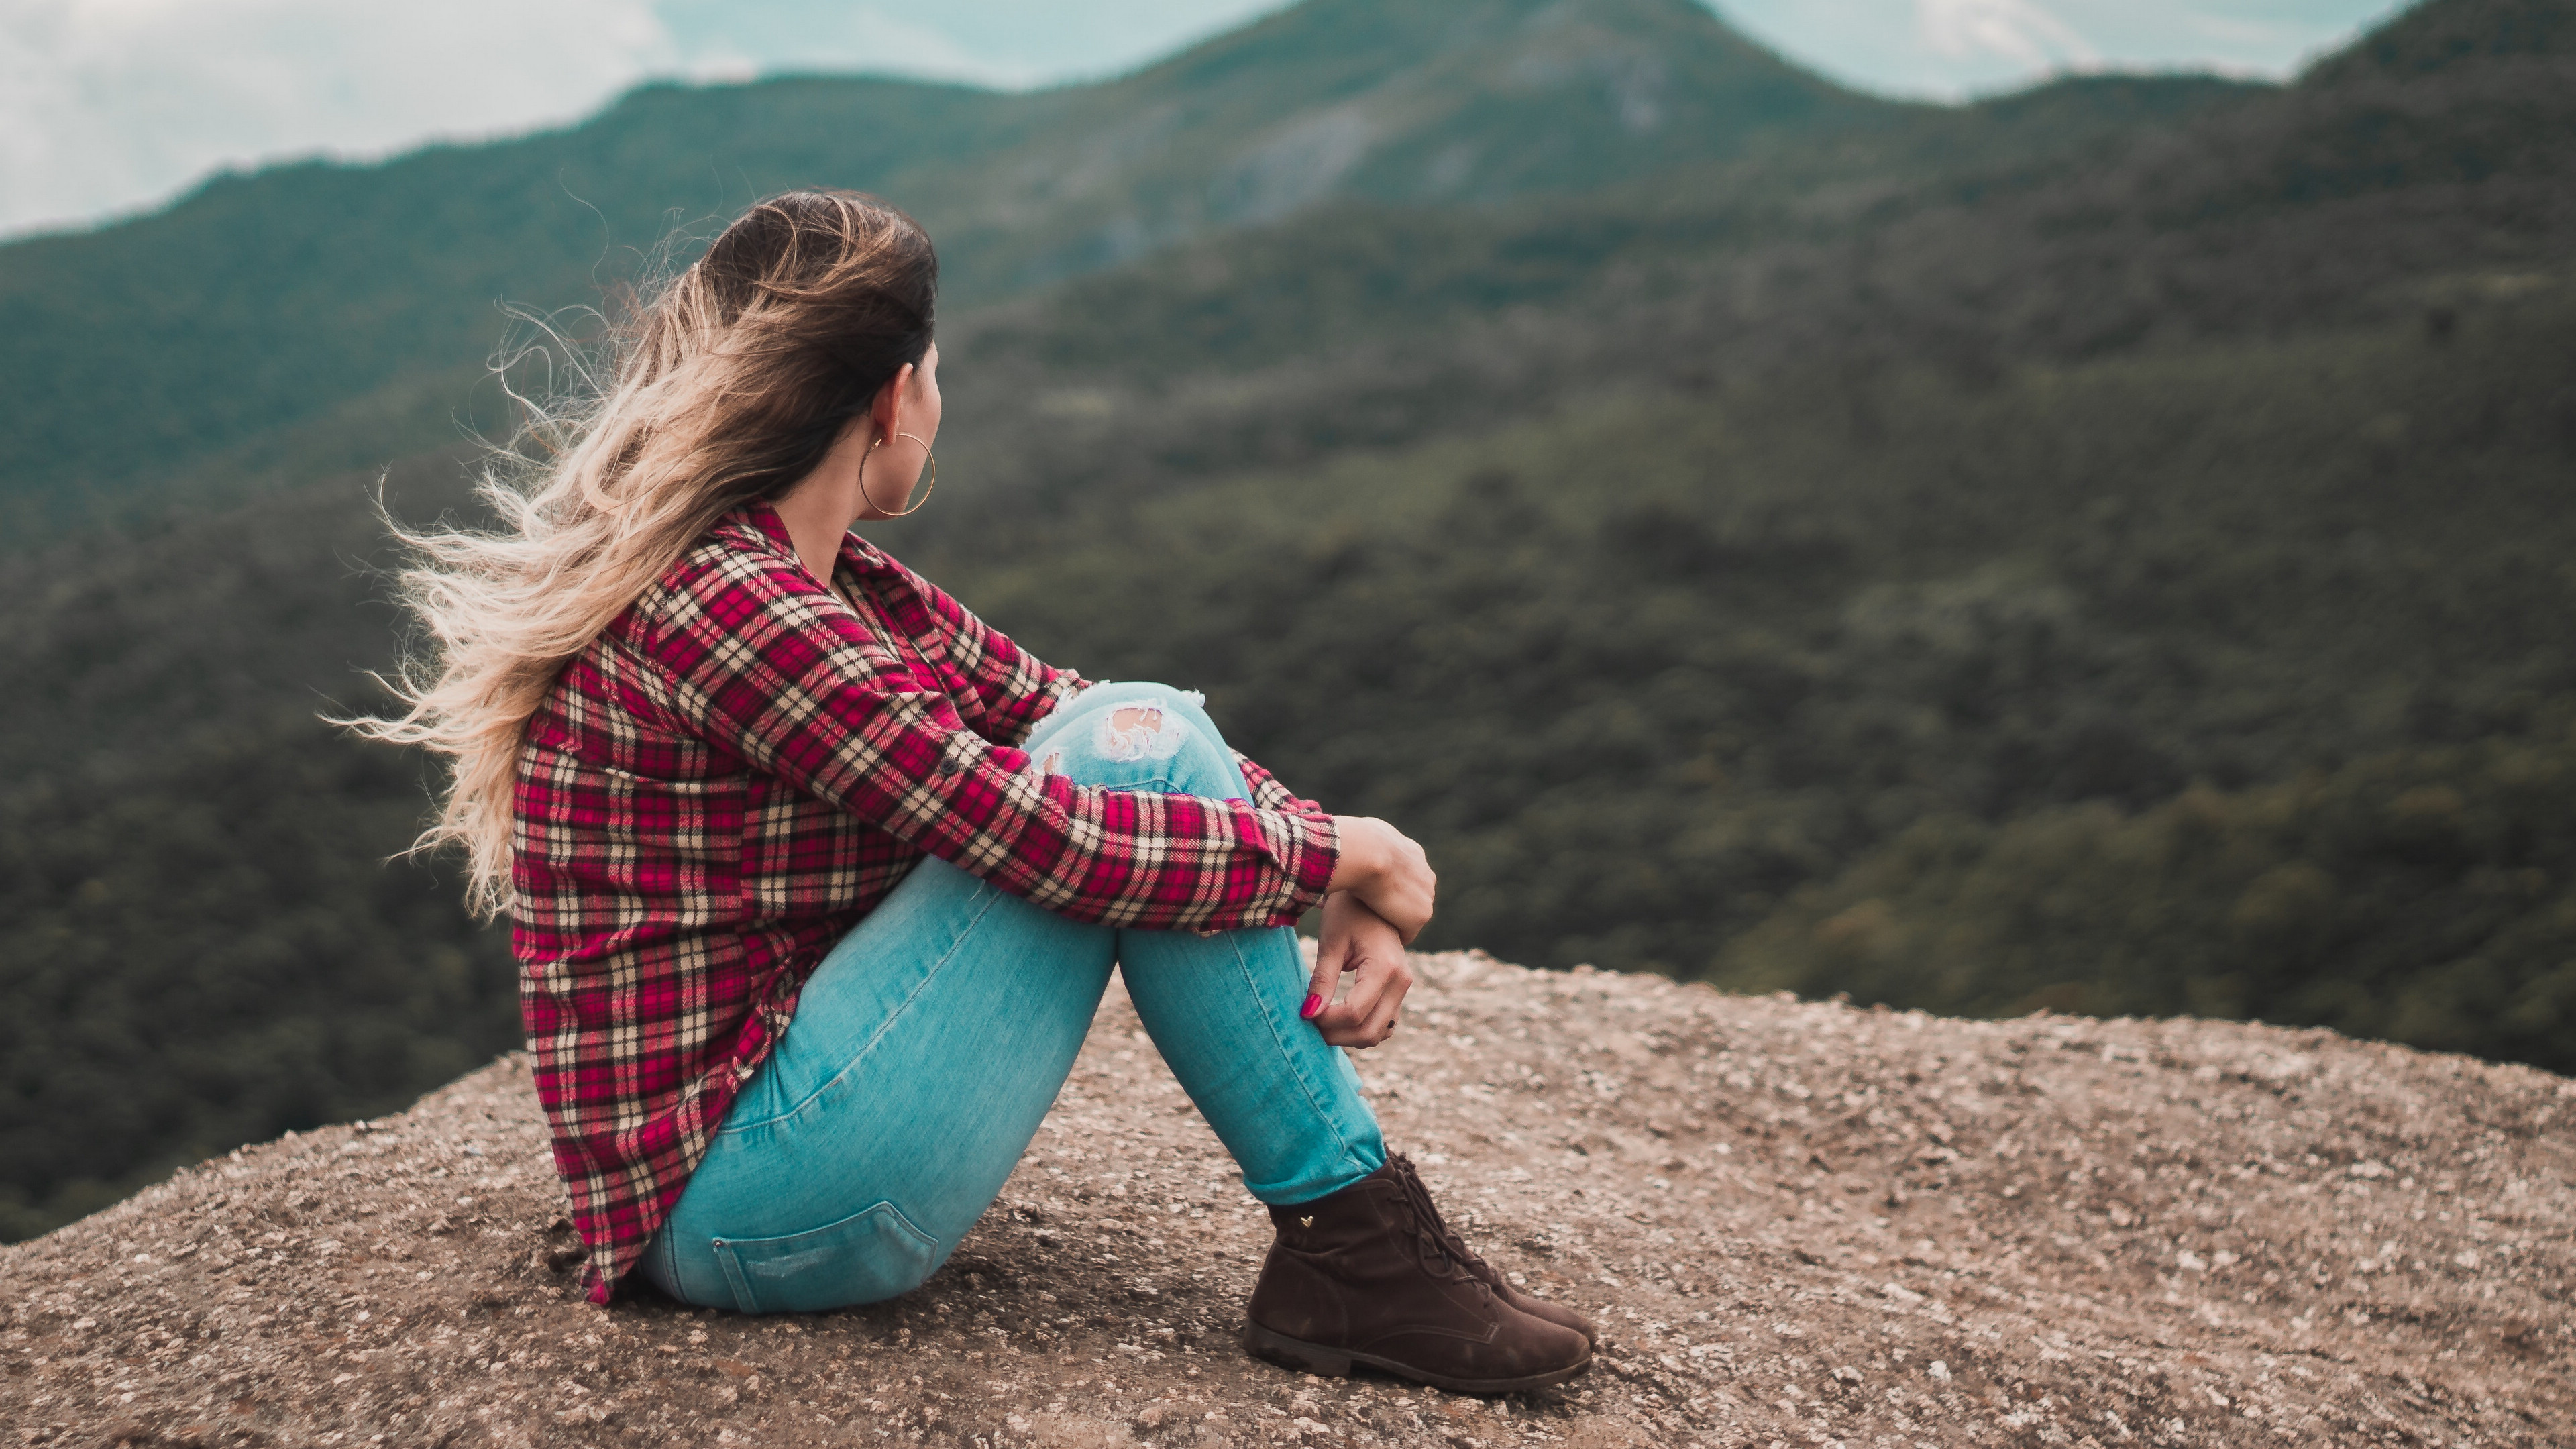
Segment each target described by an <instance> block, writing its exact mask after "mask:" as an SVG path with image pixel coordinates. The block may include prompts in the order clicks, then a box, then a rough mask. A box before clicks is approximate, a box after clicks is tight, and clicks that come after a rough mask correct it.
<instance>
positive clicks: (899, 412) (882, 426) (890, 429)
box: [868, 362, 913, 442]
mask: <svg viewBox="0 0 2576 1449" xmlns="http://www.w3.org/2000/svg"><path fill="white" fill-rule="evenodd" d="M912 373H913V367H912V364H911V363H909V362H907V363H905V364H904V365H903V366H901V367H898V368H896V369H895V372H894V376H892V377H890V378H887V379H886V385H885V386H883V387H881V388H878V389H877V397H876V401H875V402H873V403H871V404H869V406H868V414H869V416H871V417H873V418H875V419H876V424H877V436H878V437H879V438H882V439H885V440H887V441H889V442H891V441H892V440H893V438H894V435H895V434H897V433H900V432H902V431H903V405H904V403H905V402H906V401H907V400H908V399H907V398H906V397H905V396H904V394H905V393H906V392H907V391H908V390H909V389H910V387H911V384H912Z"/></svg>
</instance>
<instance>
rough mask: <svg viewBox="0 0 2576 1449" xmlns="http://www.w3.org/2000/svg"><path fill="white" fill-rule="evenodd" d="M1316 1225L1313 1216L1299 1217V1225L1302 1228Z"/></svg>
mask: <svg viewBox="0 0 2576 1449" xmlns="http://www.w3.org/2000/svg"><path fill="white" fill-rule="evenodd" d="M1314 1225H1315V1220H1314V1219H1313V1218H1299V1219H1298V1220H1297V1226H1299V1227H1301V1228H1311V1227H1313V1226H1314Z"/></svg>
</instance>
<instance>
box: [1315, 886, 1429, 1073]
mask: <svg viewBox="0 0 2576 1449" xmlns="http://www.w3.org/2000/svg"><path fill="white" fill-rule="evenodd" d="M1331 916H1332V917H1335V918H1332V919H1328V925H1327V931H1326V935H1327V937H1328V938H1330V939H1336V940H1338V941H1339V942H1341V943H1342V944H1343V947H1344V952H1345V954H1344V955H1343V957H1342V959H1341V960H1340V962H1339V969H1340V970H1344V971H1351V972H1354V973H1355V974H1354V975H1353V977H1352V981H1351V991H1350V995H1348V996H1346V997H1344V998H1343V999H1342V1000H1340V1001H1338V1002H1335V1003H1333V1004H1332V1005H1330V1006H1327V1007H1325V1008H1324V1009H1323V1010H1322V1011H1321V1012H1320V1013H1318V1014H1317V1015H1316V1017H1315V1026H1316V1029H1317V1030H1319V1031H1321V1032H1322V1033H1323V1034H1324V1040H1325V1041H1327V1042H1330V1043H1332V1044H1333V1045H1334V1046H1346V1047H1373V1046H1375V1045H1377V1044H1378V1043H1379V1042H1382V1041H1384V1040H1386V1038H1387V1036H1388V1034H1389V1033H1391V1032H1392V1031H1394V1030H1395V1026H1396V1021H1397V1018H1398V1016H1399V1015H1400V1014H1401V1013H1402V1011H1403V1007H1404V995H1405V993H1406V992H1408V991H1410V990H1412V989H1413V968H1412V967H1411V966H1410V965H1409V964H1407V962H1406V960H1405V955H1404V942H1403V939H1402V938H1401V937H1399V936H1398V935H1397V934H1396V931H1395V928H1394V927H1393V926H1392V925H1389V924H1388V923H1387V922H1386V921H1384V920H1382V919H1380V918H1379V917H1378V916H1377V915H1375V914H1374V913H1373V912H1370V911H1369V910H1367V909H1366V908H1365V906H1364V905H1363V904H1362V903H1360V902H1358V901H1356V900H1354V901H1351V902H1349V903H1348V909H1346V910H1344V911H1340V912H1334V913H1331ZM1316 964H1317V966H1318V967H1319V968H1320V967H1321V966H1322V964H1323V953H1322V952H1321V951H1318V952H1317V953H1316Z"/></svg>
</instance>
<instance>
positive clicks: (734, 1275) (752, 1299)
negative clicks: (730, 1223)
mask: <svg viewBox="0 0 2576 1449" xmlns="http://www.w3.org/2000/svg"><path fill="white" fill-rule="evenodd" d="M714 1249H715V1260H716V1267H717V1268H718V1269H720V1270H722V1272H723V1273H724V1278H725V1286H726V1287H728V1288H730V1289H732V1290H733V1306H734V1311H735V1312H737V1313H758V1312H760V1297H759V1295H757V1294H755V1293H753V1292H752V1291H751V1278H750V1276H749V1275H748V1274H746V1273H744V1272H743V1271H742V1265H741V1264H740V1263H737V1262H735V1261H734V1256H733V1245H732V1244H731V1243H728V1242H726V1241H725V1240H724V1239H722V1238H717V1239H715V1240H714Z"/></svg>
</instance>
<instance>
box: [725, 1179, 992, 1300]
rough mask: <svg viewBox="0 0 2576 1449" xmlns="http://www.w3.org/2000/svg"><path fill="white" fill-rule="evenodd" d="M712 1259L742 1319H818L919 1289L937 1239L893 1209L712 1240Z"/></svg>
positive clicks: (933, 1260)
mask: <svg viewBox="0 0 2576 1449" xmlns="http://www.w3.org/2000/svg"><path fill="white" fill-rule="evenodd" d="M714 1246H715V1250H716V1261H717V1262H719V1263H722V1264H723V1265H724V1272H725V1280H726V1281H727V1282H728V1283H730V1284H731V1285H732V1286H733V1296H734V1304H735V1306H736V1307H738V1308H740V1309H741V1310H742V1311H743V1312H745V1313H820V1312H822V1311H824V1310H825V1309H830V1308H848V1307H850V1306H852V1305H854V1304H860V1303H875V1302H878V1301H880V1300H883V1299H887V1298H892V1297H894V1296H895V1295H896V1294H898V1293H908V1292H910V1291H912V1290H913V1289H915V1288H918V1287H920V1286H921V1283H922V1280H924V1279H926V1278H928V1277H929V1276H930V1274H931V1272H932V1270H934V1269H936V1268H937V1267H938V1266H939V1260H940V1258H941V1257H942V1256H943V1255H942V1254H941V1253H940V1251H939V1241H938V1240H937V1239H936V1238H933V1237H931V1236H930V1235H929V1234H928V1233H925V1232H923V1231H922V1230H921V1229H919V1228H916V1227H914V1226H913V1225H912V1220H911V1219H909V1218H907V1217H905V1216H904V1215H903V1213H902V1211H901V1210H899V1209H898V1208H896V1207H895V1205H894V1204H893V1203H890V1202H881V1203H878V1204H877V1205H876V1206H874V1207H870V1208H863V1209H861V1210H860V1211H858V1212H854V1213H852V1214H850V1215H849V1216H848V1217H845V1218H843V1219H841V1220H840V1221H839V1222H836V1223H828V1224H826V1225H824V1226H822V1227H819V1228H815V1229H813V1230H811V1231H809V1232H802V1233H790V1234H788V1235H787V1236H786V1237H783V1238H718V1239H716V1240H715V1243H714Z"/></svg>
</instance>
